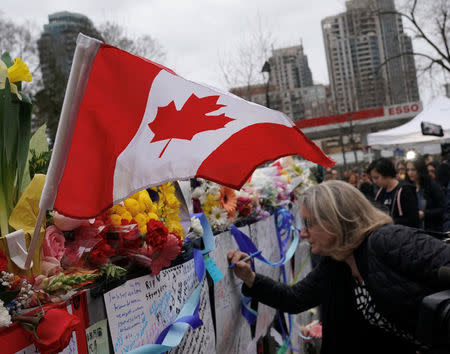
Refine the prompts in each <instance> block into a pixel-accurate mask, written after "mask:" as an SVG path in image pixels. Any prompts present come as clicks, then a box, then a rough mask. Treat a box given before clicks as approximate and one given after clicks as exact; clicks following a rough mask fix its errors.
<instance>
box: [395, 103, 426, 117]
mask: <svg viewBox="0 0 450 354" xmlns="http://www.w3.org/2000/svg"><path fill="white" fill-rule="evenodd" d="M418 110H419V105H418V104H417V103H413V104H405V105H402V106H394V107H389V109H388V113H389V115H390V116H392V115H394V114H403V113H409V112H417V111H418Z"/></svg>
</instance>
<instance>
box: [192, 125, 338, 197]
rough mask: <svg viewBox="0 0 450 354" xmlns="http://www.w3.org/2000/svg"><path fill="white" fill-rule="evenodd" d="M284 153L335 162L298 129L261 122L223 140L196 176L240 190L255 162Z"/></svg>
mask: <svg viewBox="0 0 450 354" xmlns="http://www.w3.org/2000/svg"><path fill="white" fill-rule="evenodd" d="M230 152H232V154H233V156H230ZM287 155H300V156H303V157H304V158H306V159H308V160H310V161H313V162H315V163H318V164H320V165H323V166H334V161H333V160H331V159H330V158H328V157H327V156H325V155H324V154H323V153H322V151H321V150H320V149H319V148H318V147H317V145H315V144H314V143H313V142H312V141H311V140H309V139H308V138H307V137H306V136H305V135H304V134H303V133H302V132H301V131H300V130H299V129H298V128H296V127H292V128H290V127H286V126H284V125H280V124H274V123H261V124H254V125H251V126H249V127H247V128H244V129H242V130H240V131H239V132H237V133H236V134H234V135H233V136H231V137H230V138H229V139H228V140H226V141H225V142H224V143H223V144H222V145H220V146H219V147H218V148H217V149H216V150H215V151H213V152H212V153H211V154H210V155H209V156H208V157H207V158H206V159H205V160H204V161H203V163H202V164H201V165H200V167H199V168H198V170H197V174H196V176H197V177H201V178H205V179H208V180H211V181H214V182H217V183H220V184H225V185H227V186H230V187H232V188H235V189H240V188H241V187H242V185H243V184H244V183H245V182H246V181H247V179H248V178H249V176H250V175H251V174H252V173H253V171H254V170H255V168H256V167H257V166H258V165H260V164H262V163H264V162H267V161H271V160H275V159H277V158H279V157H282V156H287Z"/></svg>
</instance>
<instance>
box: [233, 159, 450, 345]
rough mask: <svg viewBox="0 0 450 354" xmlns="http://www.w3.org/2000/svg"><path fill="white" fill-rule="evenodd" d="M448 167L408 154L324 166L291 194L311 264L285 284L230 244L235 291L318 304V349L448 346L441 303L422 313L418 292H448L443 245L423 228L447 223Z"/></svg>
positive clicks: (449, 255)
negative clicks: (358, 165) (318, 179)
mask: <svg viewBox="0 0 450 354" xmlns="http://www.w3.org/2000/svg"><path fill="white" fill-rule="evenodd" d="M449 170H450V166H449V165H448V163H446V162H442V163H437V162H434V161H432V160H429V159H428V160H427V159H426V157H418V158H416V159H415V160H412V161H407V162H404V161H392V160H390V159H386V158H381V159H378V160H376V161H373V162H372V163H371V164H370V165H369V166H368V167H367V169H366V170H365V171H363V172H361V173H359V172H358V171H357V170H351V171H349V172H346V173H344V174H343V176H342V178H343V179H344V180H345V181H342V180H341V181H339V180H338V179H339V178H340V176H339V172H338V171H337V170H335V169H330V170H328V171H326V174H325V181H323V182H322V183H319V184H316V185H314V186H312V187H310V188H309V189H308V190H306V191H305V192H304V193H303V194H302V195H301V197H300V200H299V205H300V214H301V215H300V216H301V220H302V227H301V236H302V238H304V239H305V240H307V241H308V243H309V244H310V245H311V252H312V254H313V255H315V256H319V258H318V261H317V264H316V265H315V266H314V268H313V270H312V271H311V272H310V273H309V274H308V275H307V276H306V277H305V278H304V279H303V280H301V281H299V282H297V283H296V284H294V285H292V286H290V285H288V284H285V283H280V282H277V281H275V280H273V279H271V278H268V277H265V276H264V275H261V274H258V273H255V272H254V271H253V269H252V267H251V264H250V261H249V260H248V259H249V258H250V257H248V255H247V254H246V253H243V252H241V251H239V250H230V251H229V252H228V254H227V257H228V260H229V262H230V264H235V267H234V273H235V275H236V276H237V277H239V278H240V279H242V280H243V287H242V292H243V294H244V295H246V296H250V297H252V298H253V299H254V300H256V301H260V302H262V303H264V304H266V305H269V306H272V307H274V308H276V309H278V310H280V311H283V312H289V313H299V312H302V311H305V310H307V309H310V308H312V307H315V306H320V309H321V311H320V319H321V321H322V326H323V332H322V333H323V336H322V347H321V353H322V354H325V353H355V354H356V353H358V354H360V353H374V354H375V353H411V354H413V353H414V354H417V353H427V354H431V353H433V354H437V353H439V354H443V353H450V338H449V334H448V330H450V310H449V311H448V313H447V312H445V313H444V312H442V311H441V310H443V309H444V310H445V311H447V310H446V308H441V310H440V311H441V312H439V314H434V315H433V316H429V314H430V313H429V311H430V310H429V308H427V310H426V312H425V313H426V314H427V315H426V316H424V312H423V311H424V310H423V308H424V307H423V306H424V305H423V303H424V301H425V300H424V299H430V298H431V297H432V298H433V299H436V298H439V299H440V301H441V300H442V299H445V298H446V297H445V296H448V298H449V299H450V292H449V291H448V289H450V277H449V276H448V275H447V274H450V244H448V243H445V242H443V241H442V240H441V239H439V238H438V237H435V236H436V235H432V233H433V232H434V233H436V234H439V235H441V236H442V235H443V233H442V231H447V230H448V227H447V224H449V222H448V218H449V213H448V212H449V208H448V205H447V203H448V199H449V198H448V197H447V192H448V191H450V188H449V187H450V186H449V181H448V175H449ZM428 301H429V300H427V302H426V303H428ZM433 301H434V300H433ZM443 313H444V315H443ZM434 316H437V317H436V318H444V319H445V320H443V321H441V322H439V324H436V323H434V322H433V321H434V320H433V319H434ZM423 328H426V329H430V328H432V332H433V334H434V337H432V338H431V337H430V336H428V334H429V333H431V332H429V331H428V330H427V331H425V332H426V335H424V331H423V330H422V329H423Z"/></svg>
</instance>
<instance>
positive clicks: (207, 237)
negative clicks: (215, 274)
mask: <svg viewBox="0 0 450 354" xmlns="http://www.w3.org/2000/svg"><path fill="white" fill-rule="evenodd" d="M192 217H196V218H197V219H199V220H200V224H201V225H202V228H203V235H202V239H203V245H204V249H203V250H202V254H208V253H209V252H211V251H213V250H214V248H216V244H215V241H214V234H213V232H212V229H211V225H210V224H209V221H208V218H207V217H206V215H205V214H203V213H195V214H191V218H192Z"/></svg>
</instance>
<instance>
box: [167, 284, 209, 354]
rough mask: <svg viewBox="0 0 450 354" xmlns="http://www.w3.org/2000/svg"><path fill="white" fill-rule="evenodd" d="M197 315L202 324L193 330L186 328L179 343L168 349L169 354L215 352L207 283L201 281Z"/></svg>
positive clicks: (207, 353)
mask: <svg viewBox="0 0 450 354" xmlns="http://www.w3.org/2000/svg"><path fill="white" fill-rule="evenodd" d="M199 316H200V318H201V319H202V321H203V326H200V327H198V328H196V329H194V330H192V329H191V328H189V329H188V331H187V333H186V334H185V335H184V338H183V340H182V341H181V343H180V345H178V346H177V347H176V348H174V349H172V350H171V351H169V353H170V354H183V353H196V354H214V353H215V352H216V337H215V335H214V326H213V321H212V316H211V303H210V301H209V290H208V283H207V282H206V281H204V282H203V286H202V293H201V295H200V309H199Z"/></svg>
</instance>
